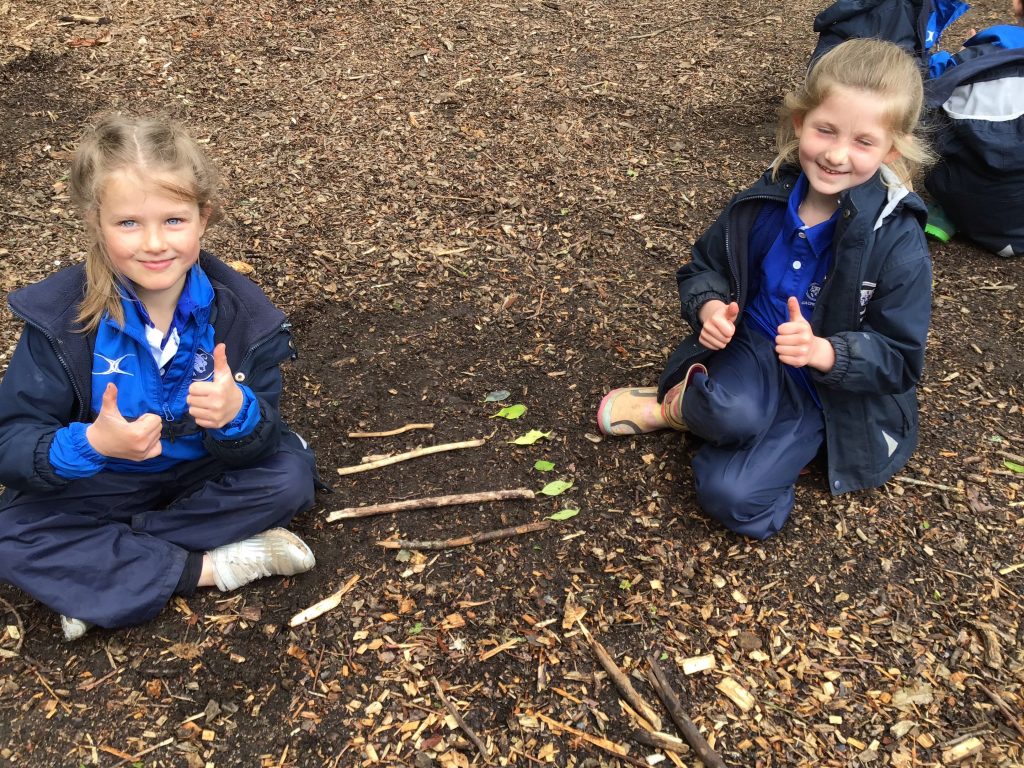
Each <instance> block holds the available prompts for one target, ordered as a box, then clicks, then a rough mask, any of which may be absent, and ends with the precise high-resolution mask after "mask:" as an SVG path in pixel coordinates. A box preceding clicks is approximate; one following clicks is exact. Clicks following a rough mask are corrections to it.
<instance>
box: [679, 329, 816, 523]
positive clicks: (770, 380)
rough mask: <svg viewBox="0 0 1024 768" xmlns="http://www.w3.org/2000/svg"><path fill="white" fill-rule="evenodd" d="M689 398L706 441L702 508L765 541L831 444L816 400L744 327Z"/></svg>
mask: <svg viewBox="0 0 1024 768" xmlns="http://www.w3.org/2000/svg"><path fill="white" fill-rule="evenodd" d="M706 365H707V368H708V375H707V376H705V375H703V374H696V375H695V376H694V378H693V381H692V382H691V383H690V386H689V388H688V389H687V390H686V395H685V396H684V398H683V418H684V420H685V421H686V424H687V426H688V427H689V429H690V431H691V432H693V434H695V435H697V436H698V437H700V438H703V439H704V440H705V441H706V442H705V443H704V444H703V445H702V446H701V447H700V448H699V449H698V450H697V452H696V453H695V454H694V457H693V462H692V466H693V474H694V484H695V486H696V489H697V500H698V502H699V504H700V506H701V509H702V510H703V511H704V512H705V514H707V515H708V516H710V517H711V518H713V519H715V520H717V521H718V522H720V523H721V524H722V525H724V526H725V527H726V528H729V529H730V530H733V531H736V532H737V533H741V534H743V535H745V536H751V537H753V538H755V539H766V538H768V537H769V536H771V535H772V534H773V533H777V532H778V531H779V530H780V529H781V528H782V526H783V524H784V523H785V522H786V520H787V519H788V518H789V513H790V512H791V511H792V509H793V500H794V486H795V485H796V481H797V478H798V477H799V476H800V471H801V470H802V469H803V468H804V467H805V466H807V464H808V463H810V461H811V460H812V459H813V458H814V457H815V455H816V454H817V453H818V450H819V448H820V447H821V444H822V442H823V440H824V439H825V421H824V418H823V416H822V413H821V410H820V409H819V408H818V406H817V405H816V404H815V402H814V400H813V399H812V398H811V396H810V394H809V393H808V392H807V391H806V390H805V389H803V388H802V387H801V386H800V385H799V384H797V383H796V381H794V380H793V377H792V376H790V375H789V374H788V373H787V372H786V366H784V365H783V364H782V363H780V362H779V359H778V357H777V356H776V354H775V345H774V342H773V341H772V340H771V339H769V338H767V337H766V336H765V335H764V334H762V333H760V332H759V331H758V330H757V329H755V328H750V327H748V325H747V323H746V322H742V321H741V322H740V324H739V326H738V327H737V329H736V334H735V336H733V339H732V341H731V342H729V345H728V346H727V347H726V348H725V349H722V350H719V351H717V352H715V353H714V354H712V355H711V357H709V358H708V360H707V361H706Z"/></svg>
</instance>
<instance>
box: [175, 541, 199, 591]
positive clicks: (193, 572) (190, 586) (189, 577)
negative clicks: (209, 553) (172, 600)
mask: <svg viewBox="0 0 1024 768" xmlns="http://www.w3.org/2000/svg"><path fill="white" fill-rule="evenodd" d="M202 574H203V553H202V552H189V553H188V556H187V557H186V558H185V567H184V569H182V571H181V576H180V577H179V578H178V585H177V586H176V587H175V588H174V594H176V595H183V596H184V597H189V596H190V595H192V594H193V593H195V591H196V587H198V586H199V577H200V576H202Z"/></svg>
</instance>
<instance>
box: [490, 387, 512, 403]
mask: <svg viewBox="0 0 1024 768" xmlns="http://www.w3.org/2000/svg"><path fill="white" fill-rule="evenodd" d="M511 395H512V393H511V392H509V391H508V390H507V389H496V390H494V391H493V392H488V393H487V397H485V398H484V402H485V403H500V402H501V401H502V400H507V399H508V398H509V397H510V396H511Z"/></svg>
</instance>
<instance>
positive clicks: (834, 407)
mask: <svg viewBox="0 0 1024 768" xmlns="http://www.w3.org/2000/svg"><path fill="white" fill-rule="evenodd" d="M883 173H884V174H886V175H887V176H890V177H891V174H890V173H889V172H888V171H887V170H886V169H884V168H883V169H882V170H881V171H880V172H879V173H878V174H876V175H875V177H874V178H873V179H871V180H870V181H867V182H865V183H863V184H860V185H858V186H856V187H854V188H852V189H849V190H846V191H845V192H844V193H843V195H842V197H841V199H840V209H841V213H840V216H839V220H838V222H837V224H836V230H835V234H834V236H833V240H832V243H833V249H834V255H833V258H832V265H831V267H830V269H829V274H828V276H827V277H826V280H825V284H824V285H823V286H822V290H821V294H820V295H819V297H818V301H817V304H816V305H815V308H814V314H813V316H812V318H811V327H812V328H813V329H814V333H815V335H816V336H820V337H823V338H827V339H828V341H829V342H830V343H831V344H832V347H833V348H834V349H835V354H836V362H835V366H834V367H833V368H832V370H831V371H829V372H828V373H819V372H817V371H811V379H812V381H813V382H814V386H815V390H816V391H817V393H818V397H819V398H820V400H821V403H822V410H823V414H824V419H825V432H826V446H827V450H828V476H829V488H830V490H831V491H832V493H833V494H838V493H845V492H848V491H855V490H859V489H861V488H874V487H877V486H879V485H882V484H883V483H885V482H886V481H887V480H888V479H889V478H891V477H892V476H893V475H894V474H895V473H896V472H897V471H899V469H900V468H901V467H903V465H904V464H906V462H907V460H908V459H909V458H910V455H911V454H912V453H913V451H914V448H915V447H916V445H917V418H918V417H917V393H916V384H917V382H918V381H919V380H920V378H921V373H922V369H923V366H924V351H925V343H926V340H927V336H928V323H929V320H930V317H931V284H932V272H931V258H930V256H929V254H928V245H927V242H926V241H925V236H924V229H923V228H924V224H925V221H926V219H927V212H926V209H925V206H924V203H923V202H922V201H921V199H920V198H919V197H918V196H917V195H916V194H914V193H912V192H909V191H908V190H907V189H906V188H905V187H903V186H896V185H898V181H896V179H895V178H894V177H893V178H891V179H890V180H889V183H890V185H894V186H886V184H884V183H883V180H882V174H883ZM798 176H799V168H797V167H795V166H786V167H783V168H782V169H781V171H780V173H779V177H778V180H775V181H773V180H772V177H771V172H770V171H768V172H766V173H765V174H764V176H762V178H761V179H760V180H759V181H758V182H757V183H756V184H754V186H753V187H751V188H750V189H748V190H746V191H745V192H742V193H740V194H738V195H736V196H735V197H734V198H733V199H732V200H731V201H730V202H729V205H728V206H727V207H726V209H725V210H724V211H723V212H722V214H721V215H720V216H719V217H718V219H717V220H716V221H715V223H714V224H712V225H711V227H710V229H708V231H707V232H706V233H705V234H704V235H703V236H702V237H701V238H700V240H698V241H697V243H696V245H694V247H693V254H692V260H691V261H690V262H689V263H687V264H684V265H683V266H682V267H680V268H679V270H678V272H677V275H676V278H677V281H678V284H679V297H680V301H681V309H682V316H683V318H684V319H685V320H687V322H689V324H690V326H691V327H692V328H693V333H692V334H691V335H690V336H689V337H687V338H686V339H685V340H684V341H683V342H682V343H681V344H680V345H679V346H678V347H677V348H676V350H675V351H674V352H673V353H672V355H671V356H670V357H669V361H668V364H667V366H666V369H665V372H664V373H663V374H662V377H661V382H660V384H659V398H660V397H662V396H664V394H665V392H667V391H668V389H669V388H670V387H672V386H674V385H675V384H676V383H678V382H679V381H680V380H681V379H682V377H683V375H684V374H685V371H686V370H687V369H688V368H689V366H690V365H691V364H693V363H695V362H700V361H701V360H704V359H706V358H707V357H708V356H709V355H711V354H712V351H711V350H709V349H707V348H705V347H703V346H702V345H701V344H700V342H699V341H698V337H699V335H700V328H701V322H700V319H699V317H698V312H699V310H700V308H701V307H702V306H703V305H704V304H705V303H706V302H707V301H709V300H711V299H718V300H720V301H723V302H726V303H728V302H731V301H736V302H738V303H739V305H740V309H741V311H742V309H743V307H745V306H746V304H747V302H748V301H750V300H751V299H752V298H753V297H754V295H755V292H756V290H757V286H756V285H753V281H755V280H756V279H757V275H758V274H759V265H758V264H755V263H752V262H753V261H754V258H753V257H752V256H751V255H750V254H749V247H748V245H749V240H750V230H751V227H752V226H753V224H754V222H755V221H756V220H757V217H758V213H759V212H760V211H761V209H762V207H763V206H765V205H778V206H785V205H786V201H787V200H788V198H789V194H790V192H791V191H792V189H793V186H794V184H795V183H796V179H797V178H798Z"/></svg>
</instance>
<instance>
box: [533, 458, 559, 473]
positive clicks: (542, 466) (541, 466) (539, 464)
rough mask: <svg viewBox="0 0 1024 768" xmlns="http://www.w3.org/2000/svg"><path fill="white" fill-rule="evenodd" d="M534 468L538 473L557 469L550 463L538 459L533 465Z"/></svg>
mask: <svg viewBox="0 0 1024 768" xmlns="http://www.w3.org/2000/svg"><path fill="white" fill-rule="evenodd" d="M533 468H534V469H536V470H537V471H538V472H550V471H551V470H552V469H554V468H555V465H554V464H552V463H551V462H550V461H544V459H538V460H537V461H535V462H534V463H533Z"/></svg>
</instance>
